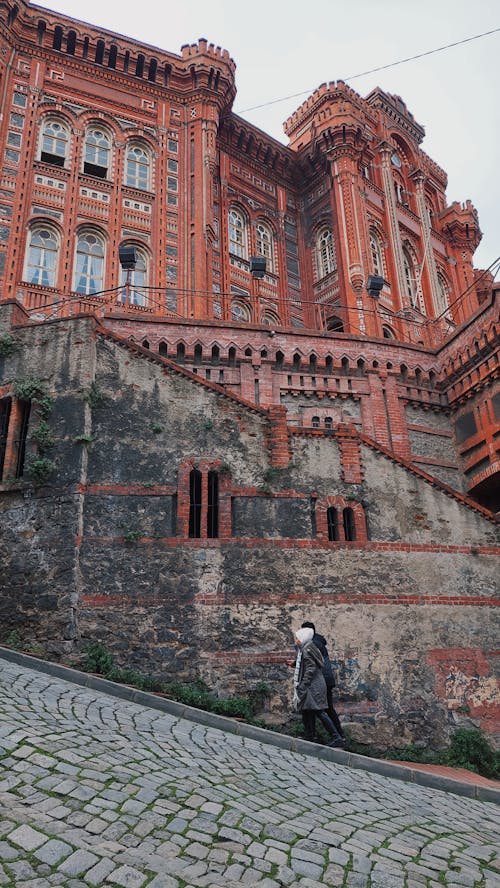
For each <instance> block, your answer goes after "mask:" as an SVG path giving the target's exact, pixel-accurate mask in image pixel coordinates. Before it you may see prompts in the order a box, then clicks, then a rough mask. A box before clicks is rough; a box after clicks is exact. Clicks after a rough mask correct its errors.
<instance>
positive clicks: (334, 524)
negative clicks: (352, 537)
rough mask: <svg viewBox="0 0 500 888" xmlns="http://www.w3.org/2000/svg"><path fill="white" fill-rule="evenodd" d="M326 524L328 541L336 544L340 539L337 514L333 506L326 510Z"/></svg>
mask: <svg viewBox="0 0 500 888" xmlns="http://www.w3.org/2000/svg"><path fill="white" fill-rule="evenodd" d="M326 522H327V529H328V539H329V540H330V542H331V543H337V542H338V541H339V539H340V534H339V513H338V510H337V509H336V508H335V506H330V507H329V508H328V509H327V510H326Z"/></svg>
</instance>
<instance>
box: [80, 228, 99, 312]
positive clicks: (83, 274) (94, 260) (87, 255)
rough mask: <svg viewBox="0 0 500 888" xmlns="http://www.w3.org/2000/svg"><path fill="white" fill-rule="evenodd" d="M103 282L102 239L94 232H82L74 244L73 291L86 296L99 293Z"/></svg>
mask: <svg viewBox="0 0 500 888" xmlns="http://www.w3.org/2000/svg"><path fill="white" fill-rule="evenodd" d="M103 282H104V238H103V237H102V235H101V234H100V233H99V232H96V231H88V230H87V231H82V232H80V233H79V234H78V237H77V243H76V265H75V279H74V290H75V292H76V293H82V294H85V295H86V296H88V295H89V294H90V293H99V292H100V291H101V290H102V289H103Z"/></svg>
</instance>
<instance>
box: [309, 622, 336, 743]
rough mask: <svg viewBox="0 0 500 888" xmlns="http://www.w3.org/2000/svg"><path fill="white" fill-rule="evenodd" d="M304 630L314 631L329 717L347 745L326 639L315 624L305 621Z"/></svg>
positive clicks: (314, 641) (314, 642)
mask: <svg viewBox="0 0 500 888" xmlns="http://www.w3.org/2000/svg"><path fill="white" fill-rule="evenodd" d="M302 628H303V629H312V631H313V632H314V635H313V644H315V645H316V647H317V648H318V650H319V652H320V653H321V654H322V656H323V675H324V677H325V682H326V698H327V701H328V715H329V716H330V718H331V720H332V722H333V724H334V725H335V728H336V729H337V731H338V733H339V734H340V736H341V737H342V741H343V742H344V743H346V742H347V741H346V737H345V734H344V731H343V729H342V725H341V724H340V719H339V717H338V713H337V711H336V709H335V707H334V705H333V689H334V687H335V675H334V674H333V668H332V664H331V660H330V657H329V654H328V648H327V646H326V638H325V636H324V635H320V634H319V633H318V632H316V626H315V625H314V623H311V622H310V621H309V620H305V621H304V623H302Z"/></svg>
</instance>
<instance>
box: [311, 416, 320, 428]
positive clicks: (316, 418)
mask: <svg viewBox="0 0 500 888" xmlns="http://www.w3.org/2000/svg"><path fill="white" fill-rule="evenodd" d="M311 425H312V427H313V429H319V425H320V419H319V416H313V418H312V420H311Z"/></svg>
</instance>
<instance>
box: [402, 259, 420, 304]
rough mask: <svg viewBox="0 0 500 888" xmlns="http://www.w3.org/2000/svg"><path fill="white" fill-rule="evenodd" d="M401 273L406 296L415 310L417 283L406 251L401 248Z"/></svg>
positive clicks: (412, 265)
mask: <svg viewBox="0 0 500 888" xmlns="http://www.w3.org/2000/svg"><path fill="white" fill-rule="evenodd" d="M403 272H404V280H405V287H406V295H407V297H408V299H409V300H410V304H411V305H412V306H413V307H414V308H415V306H416V304H417V282H416V279H415V266H414V264H413V259H412V257H411V255H410V253H409V252H408V250H407V249H406V248H405V247H403Z"/></svg>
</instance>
